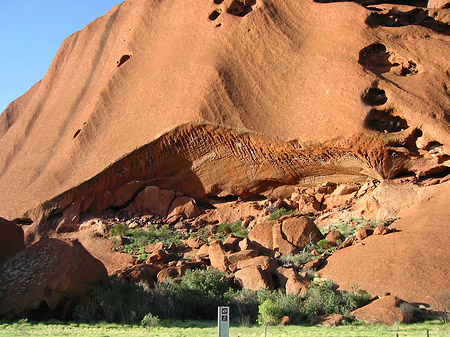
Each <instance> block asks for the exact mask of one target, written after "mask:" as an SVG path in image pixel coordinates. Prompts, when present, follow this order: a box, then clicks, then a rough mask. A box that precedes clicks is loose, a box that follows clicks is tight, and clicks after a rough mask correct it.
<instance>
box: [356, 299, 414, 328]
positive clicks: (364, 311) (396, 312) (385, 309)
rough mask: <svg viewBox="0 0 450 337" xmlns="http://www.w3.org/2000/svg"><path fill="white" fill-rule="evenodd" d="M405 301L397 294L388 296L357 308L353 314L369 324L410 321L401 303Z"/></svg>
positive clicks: (390, 323)
mask: <svg viewBox="0 0 450 337" xmlns="http://www.w3.org/2000/svg"><path fill="white" fill-rule="evenodd" d="M402 303H405V302H404V301H402V300H401V299H399V298H398V297H395V296H386V297H383V298H380V299H378V300H375V301H373V302H372V303H370V304H368V305H366V306H364V307H362V308H359V309H356V310H355V311H353V312H352V315H354V316H355V317H356V319H357V320H358V321H363V322H364V323H367V324H384V325H392V324H394V323H396V322H398V323H408V321H407V318H406V316H405V314H404V313H403V311H402V308H401V304H402Z"/></svg>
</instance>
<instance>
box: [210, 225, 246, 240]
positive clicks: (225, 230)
mask: <svg viewBox="0 0 450 337" xmlns="http://www.w3.org/2000/svg"><path fill="white" fill-rule="evenodd" d="M230 234H233V235H234V236H237V237H240V238H246V237H247V236H248V231H247V229H245V228H244V227H242V221H240V220H238V221H235V222H233V223H232V224H229V223H221V224H220V225H219V226H218V228H217V235H216V238H217V239H218V240H225V239H226V238H227V237H228V236H229V235H230Z"/></svg>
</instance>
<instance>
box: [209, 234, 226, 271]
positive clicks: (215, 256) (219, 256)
mask: <svg viewBox="0 0 450 337" xmlns="http://www.w3.org/2000/svg"><path fill="white" fill-rule="evenodd" d="M208 253H209V259H210V261H211V266H212V267H214V268H216V269H218V270H220V271H221V272H222V273H225V272H226V271H227V266H228V265H229V262H228V259H227V256H226V254H225V248H224V247H223V243H222V242H221V241H219V240H215V241H213V242H211V243H210V245H209V248H208Z"/></svg>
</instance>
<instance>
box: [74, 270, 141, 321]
mask: <svg viewBox="0 0 450 337" xmlns="http://www.w3.org/2000/svg"><path fill="white" fill-rule="evenodd" d="M147 299H148V295H147V294H146V292H145V291H144V289H143V288H141V287H140V286H137V285H135V284H133V283H128V282H121V281H119V280H118V279H116V278H109V279H108V280H107V281H105V283H104V284H103V285H100V286H97V287H94V288H93V291H92V298H91V300H90V301H89V302H88V303H86V304H85V305H83V306H79V307H77V308H76V309H75V311H74V316H75V318H79V319H82V320H92V319H94V320H105V321H108V322H119V323H127V324H133V323H138V322H140V321H141V320H142V318H143V317H144V315H145V314H146V313H147V312H148V306H147Z"/></svg>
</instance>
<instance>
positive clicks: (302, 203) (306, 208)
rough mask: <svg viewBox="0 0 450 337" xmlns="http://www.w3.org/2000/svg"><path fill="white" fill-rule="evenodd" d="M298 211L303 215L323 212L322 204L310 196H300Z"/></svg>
mask: <svg viewBox="0 0 450 337" xmlns="http://www.w3.org/2000/svg"><path fill="white" fill-rule="evenodd" d="M297 209H298V212H299V213H301V214H308V213H316V212H318V211H320V210H321V204H320V202H319V201H317V199H316V198H315V197H314V196H312V195H309V194H300V196H299V197H298V201H297Z"/></svg>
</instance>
